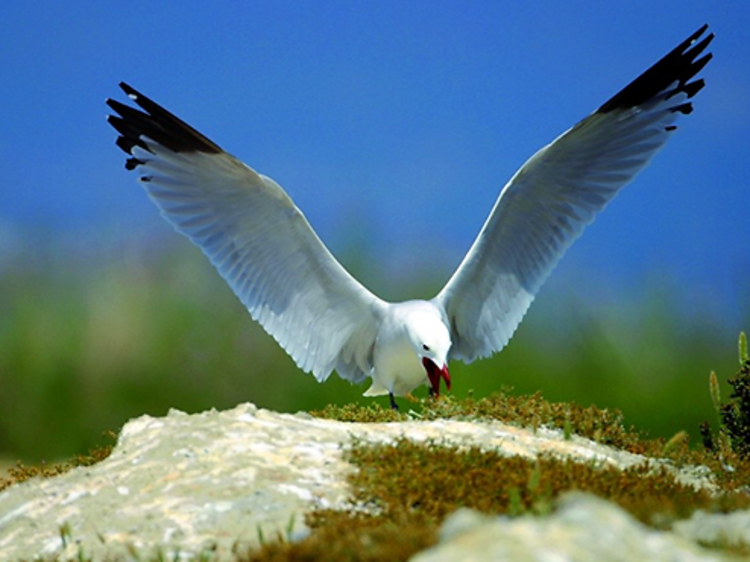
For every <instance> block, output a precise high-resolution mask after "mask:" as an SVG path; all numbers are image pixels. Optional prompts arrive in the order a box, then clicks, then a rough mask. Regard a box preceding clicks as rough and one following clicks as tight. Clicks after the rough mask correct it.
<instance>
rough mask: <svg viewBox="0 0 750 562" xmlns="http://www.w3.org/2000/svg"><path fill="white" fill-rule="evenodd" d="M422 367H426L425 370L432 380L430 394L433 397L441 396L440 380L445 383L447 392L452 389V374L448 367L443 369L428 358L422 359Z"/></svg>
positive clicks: (444, 366)
mask: <svg viewBox="0 0 750 562" xmlns="http://www.w3.org/2000/svg"><path fill="white" fill-rule="evenodd" d="M422 365H424V369H425V371H427V378H428V379H430V394H431V395H432V396H435V397H438V396H440V379H443V380H444V381H445V388H446V389H447V390H450V389H451V374H450V373H449V372H448V365H443V368H442V369H441V368H439V367H438V366H437V365H435V363H434V362H433V361H432V360H431V359H428V358H427V357H422Z"/></svg>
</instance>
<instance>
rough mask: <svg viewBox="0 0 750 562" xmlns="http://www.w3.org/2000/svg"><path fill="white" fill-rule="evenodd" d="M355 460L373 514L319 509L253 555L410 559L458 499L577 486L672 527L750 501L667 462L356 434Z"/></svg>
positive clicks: (358, 488)
mask: <svg viewBox="0 0 750 562" xmlns="http://www.w3.org/2000/svg"><path fill="white" fill-rule="evenodd" d="M348 457H349V461H350V462H352V463H353V464H354V465H356V466H357V467H358V468H359V470H358V471H357V472H356V473H354V474H353V475H352V476H351V477H350V484H351V487H352V490H353V496H352V505H353V506H366V507H368V509H369V511H371V512H373V513H375V514H374V515H373V514H363V513H351V512H338V511H331V510H324V511H318V512H315V513H314V514H312V515H311V516H309V517H308V520H307V522H308V524H309V525H310V526H311V527H312V529H313V532H312V534H311V535H310V536H309V537H308V538H307V539H305V540H303V541H300V542H298V543H293V544H292V543H285V542H276V543H272V544H268V545H264V546H263V548H261V549H259V550H256V551H254V552H252V553H250V554H248V555H247V558H244V559H247V560H253V561H260V560H370V559H372V560H383V559H387V560H392V561H395V560H406V559H408V558H409V557H410V556H412V555H413V554H415V553H416V552H418V551H419V550H422V549H424V548H425V547H427V546H430V545H431V544H434V542H435V541H436V537H437V530H438V528H439V525H440V524H441V522H442V521H443V519H444V518H445V517H446V516H447V515H448V514H450V513H451V512H453V511H455V510H456V509H458V508H459V507H470V508H473V509H476V510H479V511H481V512H484V513H487V514H509V515H518V514H520V513H526V512H532V513H546V512H548V511H550V510H551V509H552V506H553V505H554V500H555V498H557V497H558V496H559V495H560V494H561V493H563V492H565V491H568V490H581V491H587V492H591V493H593V494H596V495H598V496H601V497H603V498H607V499H608V500H610V501H613V502H615V503H617V504H619V505H620V506H622V507H623V508H624V509H626V510H627V511H629V512H630V513H632V514H633V515H634V516H635V517H637V518H638V519H639V520H641V521H642V522H644V523H646V524H648V525H651V526H653V527H657V528H668V527H669V525H670V524H671V523H672V522H673V521H675V520H677V519H682V518H684V517H687V516H689V515H690V514H691V513H692V512H693V511H695V510H696V509H703V510H706V511H727V510H733V509H738V508H745V507H748V506H750V498H748V496H746V495H744V494H741V493H733V492H729V493H722V494H719V495H712V494H710V493H709V492H707V491H706V490H696V489H694V488H692V487H690V486H687V485H684V484H681V483H680V482H678V481H677V480H676V479H675V478H674V476H673V475H672V473H671V472H670V471H669V470H667V469H666V468H665V467H664V466H655V465H649V464H647V463H646V464H642V465H639V466H634V467H631V468H628V469H626V470H620V469H618V468H615V467H613V466H611V465H608V464H599V463H581V462H575V461H573V460H570V459H559V458H556V457H552V456H540V457H539V458H537V459H535V460H530V459H527V458H523V457H518V456H515V457H504V456H502V455H499V454H497V453H495V452H492V451H483V450H480V449H479V448H477V447H469V448H457V447H454V446H446V445H441V444H437V443H426V444H425V443H422V444H417V443H413V442H411V441H409V440H407V439H400V440H398V441H397V442H395V443H393V444H378V445H372V444H365V443H355V444H354V445H353V446H352V448H351V449H350V450H349V452H348Z"/></svg>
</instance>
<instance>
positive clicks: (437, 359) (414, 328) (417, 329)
mask: <svg viewBox="0 0 750 562" xmlns="http://www.w3.org/2000/svg"><path fill="white" fill-rule="evenodd" d="M410 328H411V329H410V330H409V334H410V339H411V344H412V346H413V347H414V352H415V353H416V354H417V357H419V359H420V361H421V363H422V366H423V367H424V369H425V372H426V374H427V378H428V380H429V381H430V394H432V395H433V396H439V395H440V380H441V379H442V380H444V381H445V387H446V388H447V389H448V390H450V389H451V376H450V373H449V372H448V352H449V351H450V349H451V338H450V333H449V332H448V328H447V327H446V326H445V324H444V323H443V321H442V319H441V318H440V317H439V315H437V316H436V315H433V314H429V315H417V316H416V317H414V318H412V322H410Z"/></svg>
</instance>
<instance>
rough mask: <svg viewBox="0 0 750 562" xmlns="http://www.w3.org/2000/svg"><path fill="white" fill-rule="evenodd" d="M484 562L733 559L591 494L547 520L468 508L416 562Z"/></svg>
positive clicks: (565, 501)
mask: <svg viewBox="0 0 750 562" xmlns="http://www.w3.org/2000/svg"><path fill="white" fill-rule="evenodd" d="M481 560H508V561H511V560H512V561H524V560H549V561H557V560H575V561H577V562H587V561H591V562H600V561H602V560H607V561H618V560H622V561H623V562H632V561H634V560H649V561H654V560H665V561H666V560H674V561H677V560H679V561H682V562H692V561H695V562H697V561H701V562H709V561H719V560H722V561H723V560H728V558H726V557H724V556H722V555H721V554H719V553H716V552H712V551H710V550H707V549H705V548H701V547H700V546H698V545H696V544H695V543H693V542H691V541H689V540H687V539H685V538H683V537H680V536H677V535H674V534H672V533H663V532H659V531H654V530H652V529H649V528H648V527H646V526H644V525H643V524H641V523H640V522H638V521H636V520H635V519H634V518H633V517H632V516H631V515H630V514H628V513H627V512H625V511H623V510H622V509H621V508H619V507H618V506H616V505H614V504H612V503H609V502H607V501H605V500H602V499H600V498H597V497H596V496H593V495H590V494H583V493H579V492H571V493H568V494H567V495H565V496H562V497H561V498H560V499H559V501H558V503H557V509H556V510H555V512H554V514H552V515H549V516H546V517H533V516H529V515H526V516H523V517H517V518H513V519H511V518H508V517H486V516H483V515H480V514H478V513H476V512H473V511H471V510H468V509H462V510H459V511H457V512H455V513H453V514H452V515H450V516H449V517H448V518H447V519H446V521H445V523H444V524H443V528H442V530H441V537H440V542H439V543H438V544H437V545H436V546H434V547H432V548H429V549H427V550H425V551H424V552H421V553H419V554H417V555H416V556H414V557H413V558H412V562H462V561H466V562H469V561H471V562H478V561H481Z"/></svg>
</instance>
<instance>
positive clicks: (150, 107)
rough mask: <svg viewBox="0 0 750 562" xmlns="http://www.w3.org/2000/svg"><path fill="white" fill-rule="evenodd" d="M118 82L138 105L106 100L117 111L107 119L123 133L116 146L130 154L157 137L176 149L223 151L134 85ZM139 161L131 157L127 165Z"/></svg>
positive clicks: (169, 147)
mask: <svg viewBox="0 0 750 562" xmlns="http://www.w3.org/2000/svg"><path fill="white" fill-rule="evenodd" d="M119 86H120V88H121V89H122V91H123V92H125V94H126V95H127V96H128V97H129V98H130V99H131V100H132V101H133V102H135V104H136V105H137V106H139V107H138V108H136V107H132V106H129V105H126V104H124V103H121V102H119V101H117V100H114V99H107V100H106V104H107V105H108V106H109V107H110V109H112V110H113V111H114V112H115V113H116V114H117V115H110V116H109V117H108V118H107V121H108V123H109V124H110V125H112V127H114V129H115V130H116V131H117V132H118V133H119V134H120V136H119V137H118V138H117V141H116V143H117V146H119V147H120V148H121V149H122V150H123V151H124V152H126V153H127V154H132V151H133V148H134V147H136V146H137V147H139V148H142V149H144V150H149V148H148V144H147V143H146V142H145V140H144V139H148V140H151V141H154V142H156V143H158V144H160V145H162V146H163V147H166V148H167V149H169V150H171V151H173V152H205V153H211V154H215V153H220V152H222V149H221V148H220V147H219V146H218V145H217V144H216V143H214V142H213V141H211V140H210V139H208V138H207V137H205V136H204V135H202V134H201V133H199V132H198V131H196V130H195V129H193V128H192V127H191V126H190V125H188V124H187V123H185V122H184V121H183V120H181V119H180V118H179V117H177V116H176V115H174V114H172V113H170V112H169V111H167V110H166V109H164V108H163V107H162V106H160V105H159V104H157V103H156V102H154V101H152V100H151V99H149V98H148V97H146V96H144V95H143V94H141V93H140V92H139V91H138V90H136V89H135V88H133V87H132V86H130V85H128V84H127V83H125V82H120V84H119ZM139 164H142V162H141V161H139V160H138V159H137V158H129V159H128V160H127V161H126V164H125V167H126V168H127V169H129V170H132V169H134V168H135V167H136V166H138V165H139Z"/></svg>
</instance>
